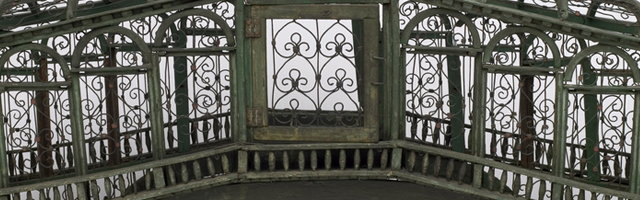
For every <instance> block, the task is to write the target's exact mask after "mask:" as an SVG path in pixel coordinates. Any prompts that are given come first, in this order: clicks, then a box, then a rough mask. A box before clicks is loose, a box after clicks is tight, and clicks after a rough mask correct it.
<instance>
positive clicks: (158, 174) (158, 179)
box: [153, 167, 167, 190]
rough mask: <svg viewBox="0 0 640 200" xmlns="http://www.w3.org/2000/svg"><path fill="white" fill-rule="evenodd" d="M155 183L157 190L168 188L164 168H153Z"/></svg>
mask: <svg viewBox="0 0 640 200" xmlns="http://www.w3.org/2000/svg"><path fill="white" fill-rule="evenodd" d="M153 183H154V185H155V189H157V190H158V189H162V188H164V187H165V186H167V185H166V183H165V180H164V169H163V168H162V167H155V168H153Z"/></svg>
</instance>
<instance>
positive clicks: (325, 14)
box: [251, 5, 379, 34]
mask: <svg viewBox="0 0 640 200" xmlns="http://www.w3.org/2000/svg"><path fill="white" fill-rule="evenodd" d="M354 10H357V11H358V12H353V11H354ZM251 15H252V16H253V17H256V18H268V19H379V16H378V5H339V6H338V5H270V6H251ZM263 34H264V33H263Z"/></svg>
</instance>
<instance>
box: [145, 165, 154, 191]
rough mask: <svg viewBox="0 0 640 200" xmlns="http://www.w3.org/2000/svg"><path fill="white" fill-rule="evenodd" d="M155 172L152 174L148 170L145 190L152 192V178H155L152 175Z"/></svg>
mask: <svg viewBox="0 0 640 200" xmlns="http://www.w3.org/2000/svg"><path fill="white" fill-rule="evenodd" d="M151 173H153V172H151V170H149V169H147V170H146V173H145V175H144V188H145V189H146V190H147V191H149V190H151V176H153V174H151Z"/></svg>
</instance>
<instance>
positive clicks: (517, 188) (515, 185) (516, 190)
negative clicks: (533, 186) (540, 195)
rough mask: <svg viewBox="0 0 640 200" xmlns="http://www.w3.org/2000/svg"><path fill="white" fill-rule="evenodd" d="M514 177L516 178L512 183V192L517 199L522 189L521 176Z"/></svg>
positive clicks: (515, 175)
mask: <svg viewBox="0 0 640 200" xmlns="http://www.w3.org/2000/svg"><path fill="white" fill-rule="evenodd" d="M513 176H514V179H513V182H511V183H512V186H511V190H512V191H513V196H514V197H517V196H518V194H519V193H520V187H521V186H522V185H521V182H520V174H513Z"/></svg>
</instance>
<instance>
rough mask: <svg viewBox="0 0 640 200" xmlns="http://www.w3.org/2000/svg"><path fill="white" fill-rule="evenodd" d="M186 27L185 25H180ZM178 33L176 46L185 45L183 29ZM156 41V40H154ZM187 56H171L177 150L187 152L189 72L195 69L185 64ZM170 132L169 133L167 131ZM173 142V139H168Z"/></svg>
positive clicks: (188, 138)
mask: <svg viewBox="0 0 640 200" xmlns="http://www.w3.org/2000/svg"><path fill="white" fill-rule="evenodd" d="M180 23H181V24H184V25H186V18H181V19H180ZM181 27H186V26H181ZM177 35H178V44H176V46H179V47H186V45H187V35H186V34H185V33H184V31H181V30H179V31H178V32H177ZM156 41H157V40H156ZM187 65H188V63H187V57H186V56H174V57H173V73H174V78H173V81H174V86H175V91H174V94H173V95H174V105H175V107H176V121H177V123H178V124H177V128H178V131H177V132H176V134H177V135H178V137H177V139H178V152H187V151H189V150H191V133H190V128H191V123H189V118H190V117H191V115H190V114H189V113H191V111H192V109H191V108H193V106H191V105H189V104H190V103H192V101H190V100H189V74H190V73H195V72H193V71H195V70H196V69H195V68H194V67H195V64H194V67H191V69H189V67H190V66H187ZM169 134H171V133H169ZM168 142H173V141H168Z"/></svg>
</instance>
